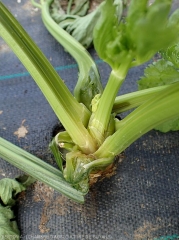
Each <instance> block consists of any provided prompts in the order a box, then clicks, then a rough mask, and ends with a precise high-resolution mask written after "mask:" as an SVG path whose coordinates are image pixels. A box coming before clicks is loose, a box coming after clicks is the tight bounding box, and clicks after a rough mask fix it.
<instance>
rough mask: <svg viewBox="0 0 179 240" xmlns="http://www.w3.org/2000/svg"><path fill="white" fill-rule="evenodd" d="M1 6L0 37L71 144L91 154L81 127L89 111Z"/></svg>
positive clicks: (88, 135) (93, 148) (90, 139)
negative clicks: (67, 135) (57, 119)
mask: <svg viewBox="0 0 179 240" xmlns="http://www.w3.org/2000/svg"><path fill="white" fill-rule="evenodd" d="M0 6H1V7H0V33H1V36H2V37H3V38H4V40H5V41H6V42H7V44H8V45H9V46H10V47H11V48H12V50H13V51H14V53H15V54H16V55H17V57H18V58H19V59H20V61H21V62H22V63H23V64H24V66H25V67H26V68H27V70H28V71H29V73H30V74H31V75H32V77H33V78H34V80H35V81H36V83H37V85H38V86H39V88H40V89H41V91H42V93H43V94H44V95H45V97H46V99H47V100H48V102H49V103H50V105H51V107H52V109H53V110H54V112H55V113H56V115H57V117H58V118H59V119H60V121H61V123H62V124H63V126H64V127H65V129H66V130H67V131H68V133H69V135H70V136H71V138H72V139H73V141H74V143H75V144H76V145H78V146H79V148H80V149H81V150H82V151H84V153H91V152H94V150H95V144H94V142H93V140H92V138H91V136H90V134H89V133H88V131H87V129H86V128H85V127H84V125H83V123H84V124H85V125H86V123H87V122H88V118H89V111H88V110H87V109H86V108H85V107H84V106H82V105H81V104H79V103H78V102H77V101H76V99H75V98H74V97H73V95H72V94H71V93H70V91H69V90H68V88H67V87H66V85H65V84H64V83H63V81H62V79H60V77H59V76H58V74H57V73H56V71H55V70H54V68H53V67H52V66H51V64H50V63H49V61H48V60H47V59H46V58H45V56H44V55H43V53H42V52H41V51H40V49H39V48H38V47H37V46H36V45H35V43H34V42H33V41H32V40H31V38H30V37H29V36H28V34H27V33H26V32H25V31H24V29H23V28H22V27H21V26H20V24H19V23H18V22H17V20H16V19H15V18H14V17H13V16H12V14H11V13H10V12H9V11H8V10H7V9H6V7H5V6H4V5H3V4H2V3H0ZM84 119H85V120H84Z"/></svg>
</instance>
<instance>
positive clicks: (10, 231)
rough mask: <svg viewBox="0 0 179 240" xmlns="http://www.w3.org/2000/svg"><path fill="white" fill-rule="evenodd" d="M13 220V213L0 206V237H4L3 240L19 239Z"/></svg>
mask: <svg viewBox="0 0 179 240" xmlns="http://www.w3.org/2000/svg"><path fill="white" fill-rule="evenodd" d="M13 218H14V213H13V211H12V210H11V209H10V208H9V207H3V206H2V205H0V236H1V237H4V238H3V239H16V240H18V239H20V237H19V230H18V227H17V223H16V222H15V221H14V220H13Z"/></svg>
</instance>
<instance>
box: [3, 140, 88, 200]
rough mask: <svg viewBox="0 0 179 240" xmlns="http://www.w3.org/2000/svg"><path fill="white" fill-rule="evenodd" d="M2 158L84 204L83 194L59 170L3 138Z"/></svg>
mask: <svg viewBox="0 0 179 240" xmlns="http://www.w3.org/2000/svg"><path fill="white" fill-rule="evenodd" d="M0 157H2V158H3V159H5V160H6V161H8V162H9V163H11V164H12V165H14V166H15V167H18V168H19V169H21V170H22V171H24V172H26V173H27V174H29V175H30V176H32V177H34V178H35V179H37V180H40V181H42V182H44V183H45V184H47V185H48V186H50V187H52V188H54V189H55V190H57V191H58V192H60V193H63V194H64V195H66V196H67V197H69V198H71V199H73V200H74V201H77V202H81V203H83V202H84V198H83V195H82V193H80V192H78V191H77V190H75V189H74V188H73V187H72V186H71V185H70V184H69V183H67V182H66V181H65V179H64V177H63V176H62V173H61V172H60V171H59V170H57V169H56V168H54V167H52V166H51V165H49V164H47V163H45V162H44V161H42V160H41V159H39V158H37V157H35V156H33V155H32V154H30V153H28V152H26V151H24V150H22V149H21V148H19V147H17V146H15V145H14V144H12V143H10V142H8V141H6V140H4V139H2V138H0Z"/></svg>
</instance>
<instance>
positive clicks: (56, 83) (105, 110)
mask: <svg viewBox="0 0 179 240" xmlns="http://www.w3.org/2000/svg"><path fill="white" fill-rule="evenodd" d="M52 2H53V0H46V1H43V0H41V3H35V2H34V1H33V3H34V4H35V5H36V6H37V7H39V8H40V9H41V11H42V20H43V22H44V25H45V26H46V28H47V29H48V31H49V32H50V33H51V34H52V35H53V36H54V37H55V38H56V40H57V41H59V42H60V44H62V45H63V46H64V48H65V49H66V50H67V51H68V52H69V53H70V54H71V55H72V56H73V57H74V58H75V60H76V61H77V63H78V66H79V79H78V82H77V87H76V88H75V92H74V96H73V95H72V94H71V93H70V91H69V90H68V88H67V87H66V86H65V85H64V83H63V81H62V80H61V79H60V77H59V76H58V75H57V73H56V72H55V70H54V69H53V67H52V66H51V65H50V63H49V62H48V61H47V59H46V58H45V56H44V55H43V54H42V53H41V51H40V50H39V49H38V47H37V46H36V45H35V44H34V42H33V41H32V40H31V39H30V37H29V36H28V35H27V33H26V32H25V31H24V30H23V29H22V27H21V26H20V25H19V23H18V22H17V21H16V20H15V19H14V17H13V16H12V15H11V14H10V12H9V11H8V10H7V9H6V7H5V6H4V5H3V4H2V3H0V6H1V8H0V32H1V36H2V37H3V38H4V40H5V41H6V42H7V43H8V44H9V46H10V47H11V48H12V50H13V51H14V52H15V54H16V55H17V56H18V57H19V59H20V60H21V61H22V63H23V64H24V65H25V67H26V68H27V69H28V71H29V73H30V74H31V75H32V77H33V78H34V80H35V81H36V83H37V84H38V86H39V87H40V89H41V91H42V92H43V94H44V95H45V97H46V98H47V100H48V102H49V104H50V105H51V107H52V108H53V110H54V112H55V113H56V115H57V117H58V118H59V120H60V121H61V123H62V124H63V126H64V128H65V131H64V132H60V133H58V134H57V135H56V136H55V138H54V139H53V140H52V142H51V143H50V149H51V150H52V152H53V153H54V156H55V159H56V161H57V164H58V166H59V169H60V170H56V169H54V168H52V167H51V166H49V165H48V164H45V163H44V162H43V161H41V160H39V159H37V158H36V157H34V156H32V155H29V154H27V153H26V152H24V151H23V150H20V149H19V148H17V147H14V146H13V145H12V144H10V143H8V142H6V141H5V140H3V139H0V156H1V157H3V158H4V159H6V160H7V161H9V162H11V163H12V164H14V165H15V166H17V167H19V168H21V169H22V170H23V171H25V172H27V173H28V174H30V175H32V176H33V177H34V178H37V179H39V180H41V181H44V182H45V183H47V184H49V185H50V186H52V187H54V188H55V189H56V190H58V191H61V192H62V193H63V194H65V195H67V196H68V197H70V198H73V199H74V200H76V201H79V202H83V195H84V194H86V193H87V192H88V189H89V180H90V179H89V178H90V174H92V173H94V172H96V171H98V170H105V168H106V167H107V166H109V165H110V164H112V163H114V160H115V157H116V156H117V155H119V154H120V153H121V152H122V151H124V150H125V149H126V148H127V147H128V146H129V145H130V144H132V143H133V142H134V141H135V140H136V139H138V138H139V137H140V136H142V135H143V134H145V133H146V132H148V131H150V130H151V129H153V128H155V127H157V126H158V125H160V124H163V123H165V122H167V121H172V120H173V119H174V120H176V119H177V118H178V117H179V107H178V100H179V81H178V70H177V67H178V66H174V63H171V62H172V61H173V62H175V63H177V60H176V58H177V56H178V55H177V54H178V52H179V50H178V48H177V47H172V46H178V45H177V42H178V40H179V35H178V30H179V10H176V11H175V12H174V13H173V14H172V15H171V16H169V13H170V8H171V4H172V1H171V0H155V1H154V2H153V4H151V5H150V4H149V1H148V0H132V1H131V3H130V5H129V8H128V13H127V17H126V18H124V17H123V16H122V14H121V13H122V2H121V1H120V0H117V1H113V0H106V1H105V2H104V4H102V7H101V8H100V9H101V13H100V19H99V21H98V22H97V24H96V26H95V29H94V36H93V38H94V46H95V49H96V51H97V53H98V55H99V56H100V58H101V59H102V60H104V61H105V62H106V63H108V64H109V65H110V67H111V69H112V70H111V73H110V76H109V80H108V83H107V85H106V87H105V88H104V90H103V88H102V85H101V83H100V76H99V74H98V70H97V67H96V65H95V63H94V62H93V60H92V59H91V57H90V55H89V54H88V53H87V52H86V50H85V49H84V48H83V47H82V45H80V44H79V43H78V42H77V41H76V40H74V39H73V37H71V36H70V35H69V34H68V33H66V32H65V31H64V30H63V29H61V28H60V27H59V26H58V24H57V23H56V22H55V21H54V20H53V19H52V18H51V15H50V12H49V9H50V4H51V3H52ZM168 49H169V50H168ZM160 50H162V54H163V56H165V59H164V60H163V61H164V63H163V64H162V65H161V66H160V70H161V72H162V73H163V74H161V76H157V75H156V79H155V80H156V82H157V83H158V82H160V84H156V85H155V86H150V84H149V86H148V87H149V89H142V90H140V91H138V92H134V93H129V94H125V95H123V96H118V97H116V96H117V93H118V90H119V89H120V87H121V85H122V84H123V82H124V81H125V78H126V75H127V73H128V71H129V69H130V68H131V67H135V66H139V65H141V64H143V63H145V62H147V61H148V60H150V59H151V58H152V57H153V56H154V54H155V53H156V52H158V51H160ZM173 58H174V59H173ZM169 61H171V62H170V63H169V65H170V66H172V71H171V72H169V73H166V71H165V70H166V69H165V63H166V62H167V63H168V62H169ZM172 64H173V65H172ZM157 66H158V65H157V64H156V66H154V69H155V70H156V69H157ZM166 74H168V75H169V76H170V77H169V78H172V79H173V80H172V81H165V86H161V85H162V84H161V82H163V79H164V78H165V75H166ZM152 76H153V71H151V72H150V70H149V74H148V76H147V80H146V82H147V84H148V83H149V82H150V80H151V78H152ZM133 108H135V110H134V111H132V112H131V113H130V114H129V115H128V116H127V117H125V118H124V119H123V120H121V121H119V120H118V119H117V118H116V115H117V114H118V113H121V112H124V111H127V110H129V109H133ZM176 129H178V128H175V129H174V130H176ZM24 163H27V164H24ZM32 169H33V171H31V170H32ZM39 173H40V174H39ZM58 181H59V184H58Z"/></svg>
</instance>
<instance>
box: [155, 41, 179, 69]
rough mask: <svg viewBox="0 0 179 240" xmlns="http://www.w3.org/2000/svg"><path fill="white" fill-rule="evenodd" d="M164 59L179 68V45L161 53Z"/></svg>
mask: <svg viewBox="0 0 179 240" xmlns="http://www.w3.org/2000/svg"><path fill="white" fill-rule="evenodd" d="M160 53H161V55H162V57H163V58H164V59H165V60H167V61H170V62H172V63H173V64H174V66H175V67H176V68H179V43H177V44H175V45H173V46H171V47H169V48H167V49H165V50H162V51H160Z"/></svg>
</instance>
